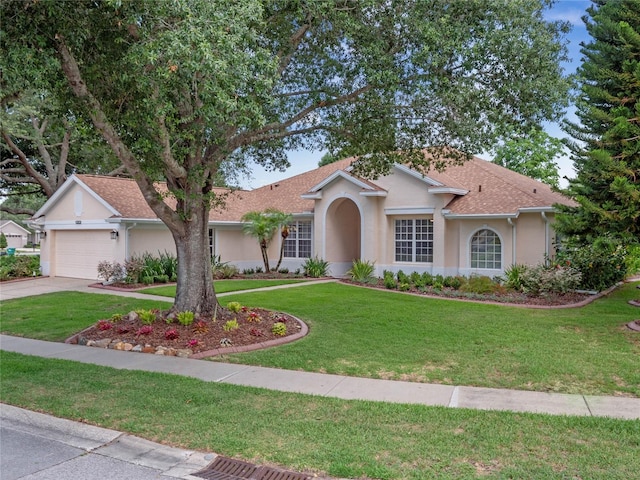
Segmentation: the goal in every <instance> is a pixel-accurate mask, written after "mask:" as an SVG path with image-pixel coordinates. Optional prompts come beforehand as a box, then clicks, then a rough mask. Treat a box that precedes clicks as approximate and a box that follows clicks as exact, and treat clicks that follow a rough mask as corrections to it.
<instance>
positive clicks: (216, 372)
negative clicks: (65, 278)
mask: <svg viewBox="0 0 640 480" xmlns="http://www.w3.org/2000/svg"><path fill="white" fill-rule="evenodd" d="M0 349H2V350H6V351H11V352H17V353H22V354H25V355H35V356H39V357H46V358H57V359H63V360H74V361H77V362H82V363H91V364H95V365H101V366H105V367H112V368H118V369H123V370H143V371H148V372H163V373H170V374H175V375H184V376H188V377H193V378H197V379H200V380H203V381H206V382H217V383H227V384H231V385H243V386H248V387H257V388H265V389H269V390H278V391H283V392H294V393H303V394H308V395H317V396H322V397H333V398H341V399H344V400H373V401H380V402H392V403H407V404H420V405H428V406H442V407H451V408H474V409H479V410H508V411H512V412H531V413H546V414H551V415H580V416H599V417H614V418H622V419H640V398H626V397H607V396H595V395H569V394H563V393H545V392H531V391H520V390H501V389H495V388H480V387H465V386H453V385H437V384H424V383H413V382H400V381H391V380H375V379H369V378H358V377H347V376H343V375H329V374H322V373H312V372H300V371H291V370H279V369H276V368H265V367H253V366H248V365H237V364H227V363H218V362H207V361H202V360H195V359H190V358H179V357H165V356H159V355H151V354H143V353H133V352H123V351H119V350H109V349H100V348H95V347H85V346H81V345H70V344H65V343H56V342H45V341H41V340H31V339H26V338H20V337H10V336H6V335H0Z"/></svg>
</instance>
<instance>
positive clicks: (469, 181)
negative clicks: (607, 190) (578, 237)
mask: <svg viewBox="0 0 640 480" xmlns="http://www.w3.org/2000/svg"><path fill="white" fill-rule="evenodd" d="M427 175H428V176H429V177H430V178H433V179H434V180H437V181H439V182H441V183H444V184H445V185H447V186H452V187H453V186H455V185H458V186H462V187H463V188H464V189H466V190H468V191H469V193H467V194H466V195H464V196H458V197H456V198H454V199H453V200H452V201H451V202H450V203H449V205H447V208H448V209H449V210H450V211H451V213H454V214H458V215H498V214H516V213H517V212H518V211H519V210H521V209H525V208H548V207H552V206H553V205H554V204H556V203H560V204H565V205H575V203H574V202H573V201H572V200H571V199H569V198H567V197H565V196H564V195H562V194H561V193H558V192H554V191H553V190H552V189H551V187H550V186H549V185H547V184H545V183H542V182H539V181H537V180H534V179H532V178H529V177H527V176H525V175H521V174H519V173H517V172H514V171H512V170H509V169H507V168H504V167H501V166H500V165H496V164H495V163H491V162H487V161H485V160H482V159H480V158H477V157H473V158H472V159H470V160H468V161H467V162H465V163H464V164H463V165H452V166H449V167H447V169H446V170H445V171H444V172H443V173H439V172H437V171H435V170H433V169H432V170H430V171H429V172H428V173H427Z"/></svg>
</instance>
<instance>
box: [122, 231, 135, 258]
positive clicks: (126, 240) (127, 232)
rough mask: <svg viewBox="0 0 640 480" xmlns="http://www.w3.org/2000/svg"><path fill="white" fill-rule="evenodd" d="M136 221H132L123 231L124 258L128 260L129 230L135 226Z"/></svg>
mask: <svg viewBox="0 0 640 480" xmlns="http://www.w3.org/2000/svg"><path fill="white" fill-rule="evenodd" d="M136 225H137V223H132V224H131V226H130V227H127V228H126V229H125V231H124V259H125V260H129V230H131V229H132V228H133V227H135V226H136Z"/></svg>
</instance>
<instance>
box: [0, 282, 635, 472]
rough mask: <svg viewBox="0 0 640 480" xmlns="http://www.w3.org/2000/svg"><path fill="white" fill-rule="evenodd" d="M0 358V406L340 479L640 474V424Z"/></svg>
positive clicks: (20, 357) (7, 355)
mask: <svg viewBox="0 0 640 480" xmlns="http://www.w3.org/2000/svg"><path fill="white" fill-rule="evenodd" d="M313 288H315V287H313ZM296 290H298V289H296ZM123 355H141V354H129V353H123ZM0 360H1V363H2V389H0V400H1V401H2V402H5V403H9V404H13V405H17V406H22V407H25V408H29V409H32V410H37V411H43V412H48V413H51V414H53V415H56V416H59V417H64V418H70V419H73V420H81V421H83V422H87V423H91V424H95V425H100V426H103V427H107V428H113V429H117V430H121V431H125V432H128V433H131V434H134V435H138V436H142V437H145V438H148V439H150V440H153V441H158V442H163V443H166V444H170V445H175V446H179V447H182V448H186V449H194V450H201V451H210V452H215V453H219V454H222V455H226V456H231V457H240V458H243V459H245V460H247V461H252V462H256V463H269V464H277V465H280V466H283V467H285V468H289V469H293V470H298V471H307V472H311V473H318V474H319V475H329V476H332V477H335V478H380V479H416V480H418V479H430V478H434V479H435V478H438V479H472V478H517V479H532V478H536V479H555V478H557V479H560V478H584V479H587V478H588V479H590V480H597V479H602V480H605V479H606V480H612V479H620V480H623V479H624V480H626V479H629V478H636V477H637V474H638V472H639V471H640V456H638V447H639V444H638V439H640V422H638V421H630V420H627V421H624V420H612V419H605V418H593V417H561V416H547V415H535V414H523V413H509V412H487V411H474V410H464V409H447V408H442V407H437V408H436V407H425V406H420V405H398V404H387V403H376V402H362V401H344V400H338V399H332V398H321V397H313V396H308V395H298V394H291V393H282V392H274V391H267V390H262V389H255V388H245V387H240V386H232V385H225V384H219V383H212V382H203V381H200V380H196V379H192V378H187V377H179V376H175V375H167V374H159V373H151V372H139V371H123V370H116V369H112V368H107V367H99V366H95V365H89V364H80V363H77V362H71V361H65V360H55V359H47V358H38V357H30V356H25V355H19V354H15V353H10V352H4V351H3V352H0Z"/></svg>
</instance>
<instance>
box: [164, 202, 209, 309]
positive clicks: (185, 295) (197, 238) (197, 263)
mask: <svg viewBox="0 0 640 480" xmlns="http://www.w3.org/2000/svg"><path fill="white" fill-rule="evenodd" d="M194 203H196V202H194ZM197 203H204V204H201V205H198V206H195V207H194V206H193V205H192V208H193V209H194V210H198V211H194V210H192V216H191V220H190V221H188V225H187V227H186V228H185V229H184V231H183V233H182V234H179V233H176V232H172V233H173V238H174V240H175V242H176V249H177V253H178V285H177V288H176V299H175V303H174V305H173V308H174V309H175V310H176V311H178V312H181V311H185V310H189V311H192V312H194V313H199V314H201V315H213V313H214V311H215V309H216V304H217V303H218V300H217V298H216V295H215V292H214V289H213V275H212V269H211V256H210V253H209V225H208V220H209V211H208V210H207V207H206V202H197Z"/></svg>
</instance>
